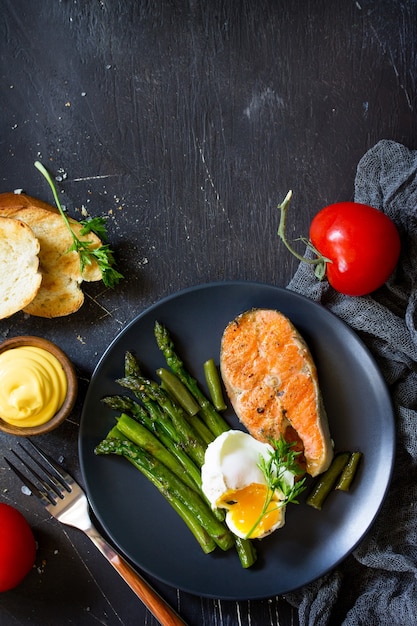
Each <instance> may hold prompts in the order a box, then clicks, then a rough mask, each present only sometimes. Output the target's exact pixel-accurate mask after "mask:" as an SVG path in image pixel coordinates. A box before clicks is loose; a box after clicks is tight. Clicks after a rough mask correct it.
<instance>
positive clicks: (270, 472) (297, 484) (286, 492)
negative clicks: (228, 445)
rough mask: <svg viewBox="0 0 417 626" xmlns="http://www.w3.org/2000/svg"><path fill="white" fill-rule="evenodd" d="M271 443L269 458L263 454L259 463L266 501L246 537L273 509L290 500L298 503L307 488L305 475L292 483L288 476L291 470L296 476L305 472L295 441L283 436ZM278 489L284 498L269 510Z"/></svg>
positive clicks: (282, 505)
mask: <svg viewBox="0 0 417 626" xmlns="http://www.w3.org/2000/svg"><path fill="white" fill-rule="evenodd" d="M270 443H271V445H272V447H273V448H274V449H273V450H271V452H270V453H269V457H268V458H265V457H263V456H261V457H260V460H259V464H258V467H259V469H260V470H261V472H262V473H263V475H264V476H265V480H266V485H267V494H266V498H265V502H264V503H263V506H262V511H261V513H260V515H259V517H258V519H257V520H256V522H255V524H254V525H253V526H252V528H251V529H250V531H249V532H248V533H247V535H246V538H249V537H250V536H251V535H252V533H253V531H254V530H255V528H256V527H257V526H258V525H259V524H260V522H261V521H262V519H263V518H264V517H265V515H267V514H268V513H270V512H271V511H275V510H276V509H278V508H282V507H284V506H286V505H287V504H289V503H290V502H292V503H294V504H298V499H297V498H298V496H299V495H300V494H301V493H302V492H303V491H304V489H305V488H306V486H305V484H304V483H305V477H304V478H301V479H300V480H294V482H293V483H292V484H291V481H288V478H287V472H291V474H293V475H294V478H299V477H301V476H303V474H304V471H303V470H302V469H301V467H300V465H299V463H298V461H297V457H298V456H299V455H300V454H301V453H300V452H297V451H296V450H294V449H293V448H294V445H295V443H294V442H290V443H288V442H287V441H285V439H284V437H282V436H281V437H280V439H278V440H276V439H272V440H271V442H270ZM276 491H278V492H280V493H281V494H282V496H283V499H281V500H278V501H276V502H277V506H276V507H275V508H274V509H269V510H268V507H269V505H270V503H271V502H272V499H273V497H274V494H275V492H276Z"/></svg>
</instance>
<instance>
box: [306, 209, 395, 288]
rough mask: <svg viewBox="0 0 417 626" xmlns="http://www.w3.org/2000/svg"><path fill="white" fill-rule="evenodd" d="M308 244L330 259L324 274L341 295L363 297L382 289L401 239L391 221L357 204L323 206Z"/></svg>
mask: <svg viewBox="0 0 417 626" xmlns="http://www.w3.org/2000/svg"><path fill="white" fill-rule="evenodd" d="M310 241H311V243H312V244H313V246H314V247H315V248H316V250H317V251H318V252H319V253H320V254H321V255H323V256H324V257H326V258H327V259H329V260H330V261H331V262H330V263H326V274H327V278H328V281H329V283H330V284H331V285H332V287H334V288H335V289H336V290H337V291H339V292H340V293H343V294H346V295H349V296H362V295H365V294H369V293H371V292H372V291H375V289H378V287H381V286H382V285H383V284H384V283H385V282H386V280H387V279H388V278H389V276H390V275H391V274H392V272H393V270H394V268H395V266H396V264H397V261H398V257H399V255H400V236H399V234H398V231H397V228H396V226H395V225H394V223H393V222H392V221H391V220H390V218H389V217H388V216H387V215H385V213H382V212H381V211H378V210H377V209H375V208H373V207H371V206H368V205H366V204H359V203H357V202H339V203H337V204H331V205H330V206H327V207H325V208H324V209H322V210H321V211H319V213H317V215H316V216H315V217H314V219H313V221H312V222H311V226H310Z"/></svg>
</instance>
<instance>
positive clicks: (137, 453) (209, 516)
mask: <svg viewBox="0 0 417 626" xmlns="http://www.w3.org/2000/svg"><path fill="white" fill-rule="evenodd" d="M95 452H96V454H119V455H121V456H124V457H125V458H127V459H129V460H130V461H131V462H133V463H134V465H135V466H136V467H138V469H140V470H141V471H144V473H145V472H146V473H147V475H148V478H149V479H150V480H152V482H154V481H157V482H158V483H159V484H160V486H161V487H162V488H163V490H164V493H165V494H169V495H170V496H173V497H175V498H176V499H177V500H179V501H180V502H182V503H183V504H184V505H186V506H187V507H188V508H189V510H190V511H191V512H192V513H193V515H194V516H195V518H196V519H197V520H198V521H199V523H200V524H201V526H202V527H203V528H204V529H205V530H206V531H207V532H208V534H209V535H210V537H212V538H213V539H214V541H215V542H216V544H217V545H218V546H219V547H220V548H221V549H222V550H229V549H230V548H231V547H232V546H233V545H234V538H233V535H232V534H231V533H230V531H229V530H228V529H227V528H226V526H225V525H224V524H223V523H222V522H220V521H219V520H218V519H216V517H215V516H214V515H213V512H212V511H211V509H210V507H209V506H208V505H207V504H206V503H205V502H204V501H203V500H202V498H201V497H200V496H199V495H198V494H196V493H195V492H194V491H193V490H192V489H190V488H189V487H188V486H187V485H185V484H184V483H183V482H182V480H179V479H178V478H177V477H176V476H175V474H173V472H171V471H170V470H169V469H168V468H167V467H166V466H165V465H164V464H163V463H161V462H160V461H159V460H158V459H157V458H155V457H153V456H152V455H151V454H149V453H148V452H147V451H146V450H143V449H142V448H140V447H139V446H136V445H134V444H133V443H132V442H129V441H121V440H119V439H105V440H103V441H102V442H101V443H100V444H99V445H98V446H97V447H96V449H95ZM154 484H155V482H154Z"/></svg>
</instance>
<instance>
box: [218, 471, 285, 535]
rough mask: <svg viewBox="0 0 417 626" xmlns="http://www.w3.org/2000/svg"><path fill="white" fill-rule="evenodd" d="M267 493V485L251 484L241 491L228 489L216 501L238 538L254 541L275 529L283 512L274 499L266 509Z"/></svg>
mask: <svg viewBox="0 0 417 626" xmlns="http://www.w3.org/2000/svg"><path fill="white" fill-rule="evenodd" d="M268 497H269V491H268V487H267V485H262V484H259V483H251V484H250V485H247V486H246V487H243V488H242V489H236V490H233V489H229V490H228V491H225V492H224V493H223V494H222V496H221V497H220V498H219V499H218V500H217V502H216V504H217V506H218V507H219V508H224V509H227V517H228V523H229V524H230V525H231V526H233V527H234V528H235V530H236V532H238V534H239V535H240V536H243V537H247V538H250V539H255V538H257V537H262V536H264V535H267V534H268V533H269V532H271V531H272V530H273V529H274V528H276V527H277V526H278V525H279V524H280V523H281V522H282V518H283V514H284V511H283V509H282V507H281V506H280V504H279V501H278V500H277V499H276V498H273V499H272V500H271V501H270V502H269V504H268V505H267V507H266V510H265V504H266V503H267V499H268Z"/></svg>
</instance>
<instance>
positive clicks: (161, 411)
mask: <svg viewBox="0 0 417 626" xmlns="http://www.w3.org/2000/svg"><path fill="white" fill-rule="evenodd" d="M154 334H155V339H156V342H157V345H158V347H159V349H160V350H161V352H162V354H163V355H164V357H165V361H166V364H167V365H168V368H169V369H165V368H160V369H158V370H157V373H158V376H159V377H160V379H161V383H160V384H159V383H157V382H156V381H154V380H150V379H148V378H146V377H144V376H143V375H142V372H141V367H140V364H139V362H138V360H137V359H136V357H135V356H134V355H133V354H132V353H131V352H127V353H126V354H125V362H124V377H123V378H121V379H118V381H117V382H118V383H119V384H120V385H121V387H123V388H124V389H126V390H128V391H129V392H130V394H131V395H128V394H127V393H126V394H121V395H112V396H107V397H105V398H103V402H104V403H105V404H106V405H107V406H109V407H111V408H112V409H114V410H116V411H118V412H120V415H119V416H118V417H117V421H116V425H115V426H114V427H113V428H112V429H111V431H110V432H109V433H108V435H107V437H106V438H105V439H104V440H103V441H101V442H100V443H99V445H98V446H97V447H96V449H95V453H96V454H103V455H105V454H117V455H120V456H122V457H124V458H126V459H127V460H128V461H130V462H131V463H132V464H133V465H134V466H135V467H136V468H137V469H139V471H141V472H142V474H143V475H144V476H146V477H147V478H148V479H149V480H150V481H151V482H152V483H153V485H154V486H155V487H156V488H157V489H158V490H159V491H160V493H161V494H162V495H163V496H164V497H165V498H166V499H167V501H168V502H169V503H170V504H171V506H172V507H173V508H174V510H175V511H176V512H177V513H178V514H179V515H180V516H181V518H182V519H183V521H184V522H185V524H186V525H187V527H188V528H189V529H190V531H191V532H192V533H193V535H194V537H195V538H196V540H197V541H198V543H199V544H200V546H201V548H202V550H203V551H204V552H205V553H210V552H212V551H213V550H215V548H216V547H219V548H221V549H222V550H229V549H230V548H232V547H235V549H236V551H237V553H238V555H239V558H240V562H241V564H242V566H243V567H244V568H248V567H250V566H251V565H253V563H254V562H255V561H256V550H255V548H254V546H253V543H252V542H251V541H250V540H249V539H241V538H240V537H237V536H235V535H234V534H233V533H231V532H230V530H229V529H228V528H227V526H226V524H225V523H224V512H223V511H221V510H220V509H217V510H212V509H211V507H210V505H209V504H208V502H207V500H206V498H205V496H204V494H203V492H202V490H201V471H200V470H201V466H202V465H203V463H204V456H205V450H206V448H207V446H208V444H209V443H210V442H211V441H213V440H214V439H215V438H216V437H217V436H218V435H220V434H221V433H222V432H225V431H226V430H229V429H230V427H229V425H228V424H227V422H226V421H225V420H224V418H223V416H222V415H221V414H220V413H219V411H217V410H216V408H215V406H214V404H213V403H212V402H211V400H210V399H209V398H208V397H207V396H206V394H205V393H204V392H203V391H202V390H201V387H200V386H199V383H198V381H197V380H196V379H195V378H194V377H193V376H192V375H191V374H190V372H189V371H188V369H187V368H186V367H185V365H184V363H183V361H182V360H181V358H180V357H179V355H178V354H177V352H176V350H175V347H174V343H173V341H172V338H171V337H170V334H169V332H168V330H167V328H166V327H165V326H163V325H162V324H160V323H159V322H156V324H155V327H154ZM218 393H219V390H218V389H217V390H215V394H216V395H217V396H218ZM132 395H133V397H132Z"/></svg>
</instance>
